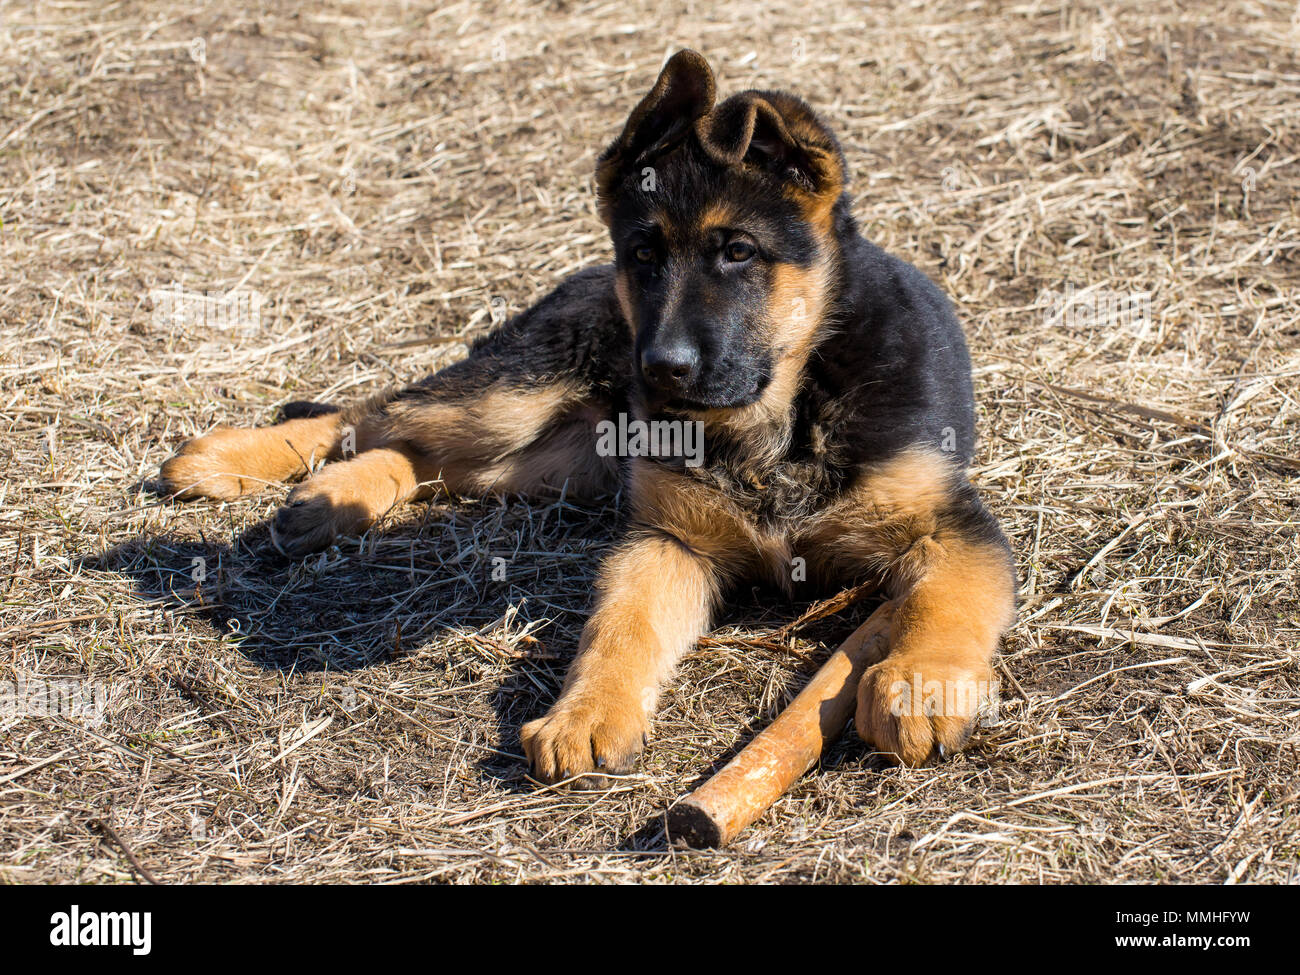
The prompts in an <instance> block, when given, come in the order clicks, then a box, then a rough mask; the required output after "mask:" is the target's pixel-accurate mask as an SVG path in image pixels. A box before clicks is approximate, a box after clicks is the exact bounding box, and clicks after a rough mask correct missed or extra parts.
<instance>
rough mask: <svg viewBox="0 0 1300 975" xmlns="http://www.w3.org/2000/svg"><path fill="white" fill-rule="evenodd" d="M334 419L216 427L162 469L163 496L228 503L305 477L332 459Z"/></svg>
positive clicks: (335, 441) (335, 440)
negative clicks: (243, 427) (250, 427)
mask: <svg viewBox="0 0 1300 975" xmlns="http://www.w3.org/2000/svg"><path fill="white" fill-rule="evenodd" d="M339 424H340V415H339V414H337V413H332V414H327V415H325V416H319V417H311V418H309V419H298V420H289V421H287V422H285V423H277V424H276V425H275V426H271V427H264V428H261V429H256V430H238V429H232V428H230V427H217V428H216V429H215V430H212V431H210V432H208V433H206V434H204V435H203V436H201V437H197V438H196V439H194V440H191V441H190V442H189V443H187V444H185V445H184V446H183V447H182V448H181V449H180V451H178V452H177V454H176V455H175V456H174V457H172V458H170V459H169V460H167V461H166V462H165V463H164V464H163V465H162V470H161V471H160V472H159V477H160V480H161V482H162V488H163V490H164V492H165V493H167V494H174V495H175V496H176V497H178V498H182V499H184V500H191V499H194V498H215V499H217V500H220V501H229V500H232V499H234V498H238V497H242V496H244V495H246V494H253V493H255V492H257V491H260V490H262V489H263V488H265V487H267V486H268V485H271V484H275V483H277V482H280V481H287V480H290V479H293V478H296V477H302V476H304V475H305V474H308V473H309V472H310V470H311V468H312V467H314V466H316V465H318V464H319V463H321V462H322V461H324V460H326V459H328V458H331V457H333V456H335V455H336V453H337V450H338V439H339Z"/></svg>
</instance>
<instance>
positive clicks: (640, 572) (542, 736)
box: [521, 535, 718, 784]
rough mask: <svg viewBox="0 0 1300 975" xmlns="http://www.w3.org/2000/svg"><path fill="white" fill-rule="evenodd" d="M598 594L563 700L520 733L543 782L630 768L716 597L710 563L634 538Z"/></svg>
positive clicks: (604, 575)
mask: <svg viewBox="0 0 1300 975" xmlns="http://www.w3.org/2000/svg"><path fill="white" fill-rule="evenodd" d="M599 591H600V597H599V600H598V602H597V605H596V609H595V611H594V612H593V613H592V616H591V619H590V620H588V621H587V625H586V627H585V628H584V629H583V632H582V639H581V641H580V643H579V646H578V656H577V658H576V659H575V660H574V662H573V664H572V666H571V667H570V668H569V673H568V676H567V677H566V678H565V681H564V688H563V690H562V691H561V692H560V697H559V699H558V700H557V701H556V702H555V704H554V705H553V706H552V707H551V709H550V711H548V712H547V714H546V715H545V716H544V717H541V718H538V719H537V720H536V721H530V722H528V724H526V725H524V727H523V730H522V732H521V737H522V740H523V745H524V751H525V752H526V753H527V755H528V759H529V761H530V763H531V764H532V766H533V769H534V771H535V772H536V774H537V775H538V776H540V777H541V778H542V779H543V780H545V781H557V780H560V779H567V778H569V777H571V776H575V775H581V774H583V773H588V772H592V771H593V770H605V771H610V772H620V771H627V770H628V769H629V768H630V767H631V765H632V763H633V761H634V760H635V759H636V756H637V755H638V754H639V753H640V752H641V749H642V747H643V746H644V743H645V737H646V735H647V734H649V730H650V719H651V716H652V715H653V714H654V710H655V706H656V705H657V703H658V699H659V689H660V687H661V686H662V684H663V682H664V681H665V680H666V679H667V678H668V676H669V674H671V673H672V670H673V668H674V667H675V666H676V664H677V661H678V660H679V659H680V657H681V655H682V654H683V653H684V652H685V651H686V650H688V649H689V648H690V647H691V646H692V645H694V643H695V641H696V640H698V639H699V637H700V636H701V635H702V634H703V633H704V631H705V629H706V628H707V627H708V625H709V618H710V615H711V612H712V608H713V605H714V603H715V601H716V599H717V596H718V587H717V582H716V579H715V577H714V576H713V574H712V573H711V572H710V571H709V567H708V566H707V564H706V563H705V562H704V561H703V560H701V559H700V558H699V557H698V556H697V555H696V554H694V553H693V552H692V551H690V550H688V549H687V548H686V547H685V546H683V545H681V544H679V543H678V542H677V541H675V540H673V539H671V538H667V537H664V536H661V535H655V536H651V537H645V538H637V539H634V540H633V541H631V542H628V543H625V544H624V545H623V546H621V547H620V548H619V549H618V550H617V551H616V552H615V553H614V554H613V555H611V556H610V557H609V558H608V559H607V560H606V562H605V565H604V566H603V568H602V571H601V580H600V583H599ZM589 784H597V783H596V782H590V783H589Z"/></svg>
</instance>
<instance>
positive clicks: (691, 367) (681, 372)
mask: <svg viewBox="0 0 1300 975" xmlns="http://www.w3.org/2000/svg"><path fill="white" fill-rule="evenodd" d="M641 374H642V375H643V376H645V381H646V382H647V383H648V384H649V385H650V386H652V387H653V388H654V389H657V390H659V391H660V392H664V393H680V392H682V391H683V390H685V389H688V388H689V387H690V386H691V384H692V383H694V382H695V380H696V379H697V378H698V377H699V374H700V350H699V349H697V348H696V347H695V346H694V345H692V344H691V343H689V342H684V341H674V342H664V343H658V342H657V343H655V344H654V345H651V346H650V347H649V348H647V349H646V350H645V351H644V352H642V353H641Z"/></svg>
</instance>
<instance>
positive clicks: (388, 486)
mask: <svg viewBox="0 0 1300 975" xmlns="http://www.w3.org/2000/svg"><path fill="white" fill-rule="evenodd" d="M436 476H437V472H436V470H435V469H434V468H433V467H432V466H431V465H430V464H429V462H428V459H427V458H425V457H424V456H422V455H421V454H419V453H417V452H415V451H412V450H411V449H409V448H407V447H403V446H398V445H394V446H389V447H376V448H374V449H372V450H367V451H365V452H364V453H361V454H358V455H357V456H356V457H354V458H352V459H351V460H346V461H343V462H341V463H338V464H331V465H329V466H328V467H325V468H324V469H322V470H321V471H319V472H318V473H317V474H315V475H313V476H312V477H310V478H308V479H307V480H306V481H305V482H303V483H302V484H300V485H298V487H296V488H294V489H293V490H292V491H291V492H289V497H288V498H287V499H286V501H285V504H284V506H283V507H282V508H280V510H279V511H278V512H277V513H276V516H275V518H274V519H273V520H272V522H271V534H272V539H273V540H274V542H275V544H276V546H277V547H278V548H279V549H280V550H281V551H283V552H285V554H288V555H297V554H300V553H303V552H308V551H313V550H315V549H318V548H320V547H322V546H323V545H327V544H329V543H330V542H332V541H333V540H334V539H335V538H337V537H338V536H340V535H352V534H356V533H358V532H360V531H363V530H364V529H365V528H367V527H369V526H370V525H371V524H373V523H374V522H375V521H377V520H378V519H379V518H381V517H383V515H384V514H385V513H387V512H388V511H389V510H390V509H391V508H393V507H395V506H396V505H398V504H400V503H401V502H403V501H405V500H407V499H408V498H411V497H414V496H415V495H416V493H417V491H419V490H420V489H421V486H422V482H427V481H430V480H432V479H433V478H435V477H436ZM424 490H425V491H426V492H427V490H428V488H427V487H425V488H424Z"/></svg>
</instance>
